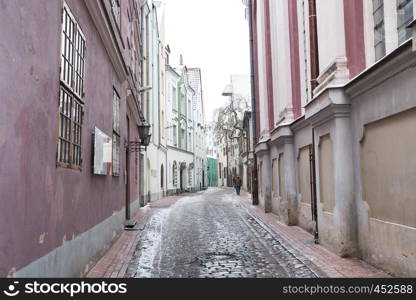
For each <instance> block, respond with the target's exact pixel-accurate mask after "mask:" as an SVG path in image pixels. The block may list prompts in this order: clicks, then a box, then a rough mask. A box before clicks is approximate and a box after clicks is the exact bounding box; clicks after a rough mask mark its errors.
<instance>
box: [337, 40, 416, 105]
mask: <svg viewBox="0 0 416 300" xmlns="http://www.w3.org/2000/svg"><path fill="white" fill-rule="evenodd" d="M414 67H416V53H414V52H413V51H412V41H411V40H408V41H406V42H405V43H404V44H402V45H401V46H400V47H398V48H397V49H395V50H394V51H393V52H392V53H390V54H389V55H387V56H386V57H384V58H383V59H381V60H380V61H378V62H377V63H375V64H374V65H372V66H371V67H369V68H367V69H366V70H365V71H363V72H362V73H360V74H359V75H358V76H356V77H355V78H353V79H352V80H351V81H350V82H348V83H347V84H346V85H345V92H346V94H347V95H348V96H349V97H350V98H351V99H354V98H356V97H357V96H359V95H361V94H363V93H365V92H367V91H368V90H371V89H372V88H374V87H376V86H378V85H380V84H382V83H383V82H385V81H386V80H388V79H389V78H391V77H394V76H396V75H397V74H399V73H401V72H403V71H405V70H407V69H409V68H414Z"/></svg>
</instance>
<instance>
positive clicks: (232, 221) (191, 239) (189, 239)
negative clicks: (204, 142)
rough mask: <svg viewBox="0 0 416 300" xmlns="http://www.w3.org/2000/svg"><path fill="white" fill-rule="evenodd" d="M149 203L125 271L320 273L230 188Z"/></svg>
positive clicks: (269, 275) (190, 274) (235, 274)
mask: <svg viewBox="0 0 416 300" xmlns="http://www.w3.org/2000/svg"><path fill="white" fill-rule="evenodd" d="M154 209H155V210H156V211H155V212H154V213H153V215H152V217H151V218H150V220H149V221H148V223H147V226H146V227H145V229H144V232H143V235H142V239H141V240H140V242H139V244H138V245H137V248H136V251H135V253H134V255H133V258H132V261H131V263H130V265H129V267H128V269H127V273H126V276H127V277H139V278H149V277H150V278H155V277H156V278H172V277H175V278H201V277H202V278H227V277H230V278H233V277H234V278H237V277H238V278H241V277H250V278H280V277H296V278H299V277H317V276H319V275H323V274H320V271H319V270H318V268H317V267H316V266H315V265H314V264H312V263H311V262H310V261H309V260H308V259H306V258H305V257H303V256H302V255H301V254H300V253H297V252H296V251H295V250H294V249H292V248H291V247H290V246H288V245H285V243H284V242H283V239H282V238H281V237H279V236H278V235H277V234H275V233H273V232H272V231H271V230H270V229H269V228H267V227H266V226H265V225H263V224H262V223H261V222H260V221H259V220H257V219H256V218H255V217H253V216H252V215H251V214H249V212H248V211H247V210H246V209H245V208H244V207H243V206H242V205H241V203H240V201H239V200H238V198H237V196H235V195H234V193H233V190H231V189H227V190H224V189H210V190H208V191H206V192H200V193H197V194H193V195H191V196H187V197H184V198H182V199H180V200H179V201H178V202H176V203H175V204H173V205H168V206H167V207H158V208H154Z"/></svg>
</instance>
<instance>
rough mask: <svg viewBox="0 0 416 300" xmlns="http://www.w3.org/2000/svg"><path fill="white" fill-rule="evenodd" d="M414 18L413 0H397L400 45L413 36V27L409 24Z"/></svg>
mask: <svg viewBox="0 0 416 300" xmlns="http://www.w3.org/2000/svg"><path fill="white" fill-rule="evenodd" d="M412 20H413V0H397V31H398V35H399V45H401V44H403V43H404V42H405V41H406V40H408V39H409V38H411V37H412V29H411V28H407V25H409V23H410V22H411V21H412Z"/></svg>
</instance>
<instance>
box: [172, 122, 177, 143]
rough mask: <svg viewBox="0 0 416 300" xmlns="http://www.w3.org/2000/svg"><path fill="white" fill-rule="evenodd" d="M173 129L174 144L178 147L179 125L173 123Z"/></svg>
mask: <svg viewBox="0 0 416 300" xmlns="http://www.w3.org/2000/svg"><path fill="white" fill-rule="evenodd" d="M172 130H173V145H174V146H175V147H176V146H178V135H177V132H178V127H177V126H176V125H173V127H172Z"/></svg>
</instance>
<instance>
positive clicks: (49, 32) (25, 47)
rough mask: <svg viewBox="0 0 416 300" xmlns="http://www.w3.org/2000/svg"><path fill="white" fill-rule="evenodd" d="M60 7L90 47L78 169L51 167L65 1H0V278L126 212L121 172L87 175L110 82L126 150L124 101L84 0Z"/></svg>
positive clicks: (108, 114)
mask: <svg viewBox="0 0 416 300" xmlns="http://www.w3.org/2000/svg"><path fill="white" fill-rule="evenodd" d="M67 3H68V5H69V7H70V8H71V10H72V12H73V14H74V15H75V17H76V19H77V21H78V23H79V25H80V26H81V27H82V30H83V32H84V34H85V36H86V46H87V52H86V75H85V78H86V79H85V92H86V95H85V107H84V108H85V118H84V125H83V134H82V143H83V145H82V151H83V153H82V156H83V170H82V171H81V172H79V171H72V170H65V169H59V168H56V148H57V128H58V127H57V120H58V95H59V62H60V37H61V33H60V32H61V19H60V17H61V9H62V5H63V1H49V0H36V1H25V0H15V1H8V0H0V36H1V39H0V276H5V275H7V274H9V273H10V272H11V271H12V270H13V269H17V270H18V269H20V268H22V267H24V266H26V265H27V264H29V263H30V262H32V261H33V260H35V259H37V258H39V257H41V256H43V255H45V254H47V253H48V252H50V251H51V250H53V249H54V248H56V247H59V246H61V245H62V244H63V243H64V242H65V240H67V241H68V240H71V239H73V238H74V237H76V236H77V235H79V234H80V233H82V232H85V231H87V230H88V229H90V228H92V227H93V226H95V225H96V224H98V223H100V222H102V221H103V220H105V219H107V218H108V217H110V216H111V215H112V214H113V213H114V212H115V211H120V210H121V209H122V208H123V206H124V198H123V197H124V191H125V186H124V180H123V177H122V176H121V177H119V178H116V177H112V176H94V175H92V172H91V159H92V153H91V149H92V135H91V134H92V131H93V128H94V126H97V127H98V128H100V129H101V130H102V131H104V132H105V133H106V134H107V135H110V136H111V134H112V89H113V86H115V87H116V89H117V90H118V91H119V93H120V96H121V99H122V101H121V111H120V120H121V131H122V139H121V142H122V145H123V143H124V138H125V136H126V124H125V122H126V118H125V115H126V102H125V99H126V97H125V95H124V94H123V93H124V92H123V89H122V87H121V85H120V83H119V82H118V80H117V77H116V74H115V72H114V70H113V67H112V65H111V63H110V60H109V58H108V55H107V53H106V51H105V49H104V46H103V44H102V42H101V40H100V38H99V35H98V33H97V31H96V28H95V26H94V24H93V23H92V21H91V19H90V16H89V13H88V10H87V8H86V7H85V4H84V1H79V0H67ZM123 116H124V117H123ZM132 127H134V126H131V128H132ZM131 130H133V131H134V129H131ZM121 149H122V150H121V168H120V169H121V172H120V173H121V174H123V173H124V171H123V170H124V156H125V155H124V150H123V149H124V148H123V147H122V148H121ZM132 163H134V160H132ZM133 179H134V177H133ZM85 247H88V245H85Z"/></svg>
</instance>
